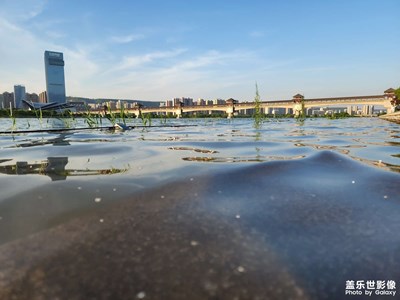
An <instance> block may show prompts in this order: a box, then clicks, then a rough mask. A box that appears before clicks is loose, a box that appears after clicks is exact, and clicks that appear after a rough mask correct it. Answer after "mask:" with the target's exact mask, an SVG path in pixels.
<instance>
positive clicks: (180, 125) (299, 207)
mask: <svg viewBox="0 0 400 300" xmlns="http://www.w3.org/2000/svg"><path fill="white" fill-rule="evenodd" d="M102 125H103V126H108V125H110V123H107V122H106V121H104V120H103V123H102ZM128 125H131V126H133V127H134V128H133V129H132V130H127V131H115V130H97V129H88V128H87V127H88V125H87V124H85V123H84V121H83V120H82V119H75V120H73V119H65V120H62V119H49V120H47V119H43V120H39V119H16V124H15V126H13V124H12V120H11V119H0V130H2V131H6V130H12V131H16V132H18V131H20V130H34V129H41V130H45V129H46V128H82V129H81V130H70V131H62V132H45V131H40V130H39V132H31V133H13V134H1V135H0V191H1V192H0V299H14V298H15V299H56V298H58V299H143V298H144V299H288V298H292V299H339V298H344V295H345V293H346V292H347V291H349V289H350V288H349V287H348V284H349V282H350V281H354V282H357V281H363V282H364V283H366V282H367V281H371V280H372V281H378V280H385V281H386V283H387V282H388V281H394V282H397V284H399V283H400V269H399V267H398V262H399V261H400V235H399V234H398V231H399V229H400V218H399V215H400V192H399V183H400V125H399V124H395V123H390V122H387V121H384V120H381V119H378V118H348V119H340V120H329V119H322V118H316V119H306V120H304V121H298V120H293V119H267V120H265V121H264V122H263V123H262V124H261V126H260V127H258V128H255V126H254V121H253V120H252V119H239V118H238V119H229V120H228V119H166V120H161V119H153V120H152V122H151V127H146V126H144V124H143V123H142V121H141V120H136V119H133V120H132V119H131V120H128ZM389 286H390V285H389ZM364 290H366V289H362V288H360V289H357V288H356V289H355V291H362V292H363V293H364ZM376 290H377V289H376V288H375V289H373V290H372V291H373V292H374V293H373V294H372V297H370V298H371V299H373V297H374V296H375V297H378V296H376V294H375V291H376ZM380 291H387V292H393V291H396V290H395V289H389V290H388V289H387V288H385V289H380ZM378 292H379V290H378ZM13 297H14V298H13ZM383 297H387V296H383Z"/></svg>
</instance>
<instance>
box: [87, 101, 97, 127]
mask: <svg viewBox="0 0 400 300" xmlns="http://www.w3.org/2000/svg"><path fill="white" fill-rule="evenodd" d="M84 117H85V122H86V124H88V126H89V127H90V128H94V127H97V126H98V119H97V117H93V116H92V113H91V111H90V108H89V106H86V114H85V115H84Z"/></svg>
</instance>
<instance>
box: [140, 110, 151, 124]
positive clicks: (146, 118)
mask: <svg viewBox="0 0 400 300" xmlns="http://www.w3.org/2000/svg"><path fill="white" fill-rule="evenodd" d="M140 119H141V120H142V123H143V126H149V127H150V126H151V114H150V113H147V114H140Z"/></svg>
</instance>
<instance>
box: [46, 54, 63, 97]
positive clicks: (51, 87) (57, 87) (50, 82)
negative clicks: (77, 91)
mask: <svg viewBox="0 0 400 300" xmlns="http://www.w3.org/2000/svg"><path fill="white" fill-rule="evenodd" d="M44 65H45V72H46V90H47V101H48V102H49V103H50V102H57V103H66V96H65V77H64V56H63V54H62V53H61V52H53V51H45V52H44Z"/></svg>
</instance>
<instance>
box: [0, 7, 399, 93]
mask: <svg viewBox="0 0 400 300" xmlns="http://www.w3.org/2000/svg"><path fill="white" fill-rule="evenodd" d="M399 11H400V1H399V0H331V1H319V0H302V1H300V0H282V1H276V0H271V1H269V0H260V1H258V0H202V1H198V0H193V1H191V0H168V1H166V0H142V1H138V0H132V1H122V0H113V1H108V0H96V1H91V0H85V1H83V0H80V1H75V0H53V1H50V0H48V1H45V0H0V43H1V46H0V92H4V91H12V90H13V86H14V84H23V85H25V86H26V90H27V92H36V93H39V92H41V91H43V90H45V78H44V63H43V53H44V51H45V50H53V51H60V52H63V53H64V60H65V63H66V65H65V76H66V89H67V95H69V96H82V97H90V98H121V99H141V100H166V99H170V98H172V97H192V98H194V99H197V98H205V99H215V98H223V99H227V98H230V97H233V98H235V99H239V100H241V101H246V100H252V99H254V95H255V82H257V83H258V87H259V91H260V94H261V98H262V99H263V100H274V99H288V98H291V97H292V96H293V95H294V94H296V93H302V94H304V95H305V97H306V98H313V97H326V96H350V95H367V94H381V93H382V92H383V91H384V90H385V89H387V88H389V87H394V88H397V87H399V86H400V50H399V49H400V39H399V33H400V17H399V16H400V14H399Z"/></svg>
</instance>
